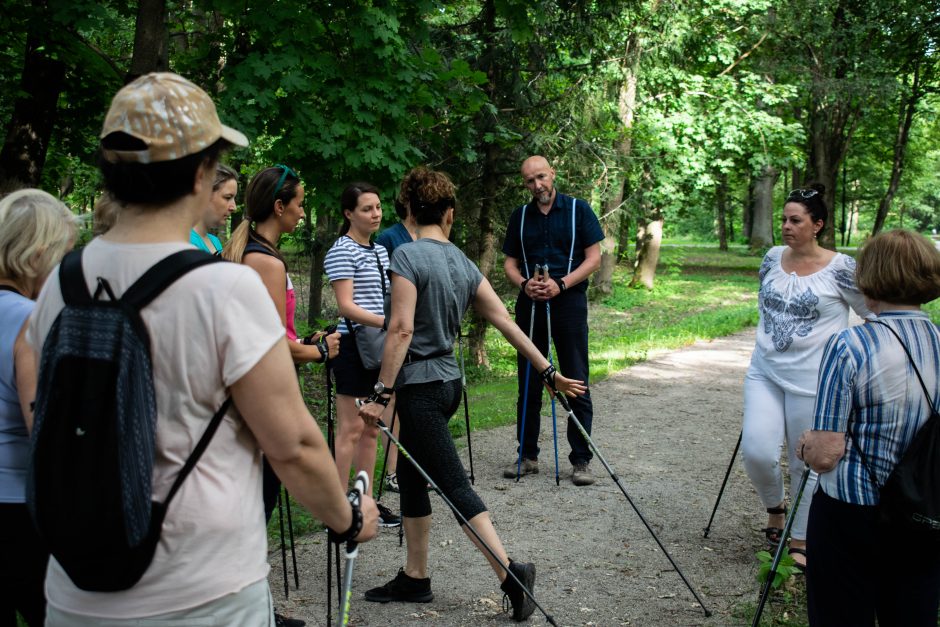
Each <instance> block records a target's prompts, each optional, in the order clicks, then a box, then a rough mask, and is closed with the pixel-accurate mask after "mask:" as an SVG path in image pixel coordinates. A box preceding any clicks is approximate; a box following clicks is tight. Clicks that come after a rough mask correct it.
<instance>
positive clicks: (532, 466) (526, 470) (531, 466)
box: [503, 457, 539, 479]
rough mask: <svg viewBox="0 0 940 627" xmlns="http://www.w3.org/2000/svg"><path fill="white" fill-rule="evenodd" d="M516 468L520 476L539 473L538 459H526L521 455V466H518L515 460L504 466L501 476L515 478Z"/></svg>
mask: <svg viewBox="0 0 940 627" xmlns="http://www.w3.org/2000/svg"><path fill="white" fill-rule="evenodd" d="M517 470H518V472H519V476H520V477H524V476H525V475H537V474H539V460H537V459H526V458H524V457H523V458H522V465H521V466H518V465H517V464H516V462H513V463H511V464H510V465H508V466H506V469H505V470H504V471H503V476H504V477H506V478H507V479H515V478H516V471H517Z"/></svg>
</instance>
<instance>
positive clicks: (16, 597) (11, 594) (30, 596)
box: [0, 503, 49, 627]
mask: <svg viewBox="0 0 940 627" xmlns="http://www.w3.org/2000/svg"><path fill="white" fill-rule="evenodd" d="M48 561H49V554H48V553H47V552H46V549H45V547H44V546H43V544H42V540H41V539H40V538H39V533H37V531H36V529H35V527H33V520H32V518H30V516H29V511H27V509H26V504H25V503H0V626H3V627H6V626H7V625H11V626H13V627H15V625H16V612H17V611H19V612H20V614H22V615H23V618H25V619H26V624H27V625H30V626H31V627H40V626H41V625H42V624H43V622H44V621H45V616H46V597H45V594H44V590H43V583H44V582H45V579H46V563H47V562H48Z"/></svg>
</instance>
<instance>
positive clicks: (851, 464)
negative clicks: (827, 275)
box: [813, 311, 940, 505]
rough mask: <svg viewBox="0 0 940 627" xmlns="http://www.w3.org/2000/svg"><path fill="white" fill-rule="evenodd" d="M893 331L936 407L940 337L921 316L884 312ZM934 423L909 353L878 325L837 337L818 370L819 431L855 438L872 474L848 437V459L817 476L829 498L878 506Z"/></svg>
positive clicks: (939, 394)
mask: <svg viewBox="0 0 940 627" xmlns="http://www.w3.org/2000/svg"><path fill="white" fill-rule="evenodd" d="M878 320H880V321H881V322H884V323H886V324H888V325H890V326H891V327H892V328H893V329H894V330H895V331H897V332H898V335H900V336H901V339H903V340H904V344H905V345H906V346H907V349H908V350H909V351H910V352H911V356H912V357H913V358H914V362H915V364H916V365H917V369H918V370H919V371H920V374H921V376H922V377H923V378H924V383H925V384H926V386H927V391H928V392H929V393H930V396H931V398H932V399H933V401H934V403H935V404H936V403H937V400H938V398H940V376H938V372H940V332H938V330H937V326H936V325H935V324H933V323H932V322H931V321H930V318H928V317H927V314H925V313H923V312H920V311H886V312H882V313H881V314H880V315H879V316H878ZM929 417H930V409H929V407H928V405H927V399H926V398H924V392H923V389H922V388H921V385H920V382H919V381H918V380H917V375H916V374H915V373H914V370H913V368H911V365H910V361H909V360H908V358H907V355H906V354H905V353H904V348H903V347H902V346H901V344H900V343H899V342H898V340H897V338H896V337H895V336H894V334H893V333H891V331H890V330H888V329H886V328H884V327H883V326H882V325H880V324H863V325H859V326H856V327H851V328H849V329H845V330H844V331H841V332H840V333H837V334H835V335H833V336H832V337H831V338H830V339H829V342H828V343H827V344H826V349H825V351H824V353H823V359H822V363H821V364H820V366H819V392H818V394H817V396H816V410H815V419H814V423H813V429H814V430H817V431H836V432H843V433H844V432H846V431H848V432H849V433H851V437H852V439H854V440H855V442H856V443H857V444H858V447H859V448H861V449H862V451H863V452H864V453H865V460H866V461H867V462H868V467H870V468H871V470H872V471H873V472H874V473H875V476H876V477H877V479H878V486H874V485H872V480H871V475H870V474H869V472H868V468H866V466H865V465H864V463H863V462H862V458H861V456H860V455H859V453H858V450H856V448H855V444H853V443H852V440H851V439H849V438H848V437H847V438H846V449H845V456H844V457H843V458H842V459H841V460H839V463H838V465H837V466H836V467H835V468H834V469H833V470H831V471H830V472H827V473H824V474H822V475H820V476H819V487H820V489H822V490H823V491H824V492H825V493H826V494H828V495H829V496H831V497H833V498H835V499H838V500H840V501H843V502H845V503H852V504H855V505H877V504H878V489H879V487H880V486H881V485H883V484H884V482H885V480H886V479H887V478H888V475H889V474H891V471H892V470H894V467H895V465H896V464H897V463H898V461H899V460H900V458H901V456H902V455H903V454H904V451H906V450H907V447H908V445H910V443H911V440H912V439H913V438H914V435H915V434H916V433H917V430H918V429H919V428H920V427H921V425H923V424H924V423H925V422H926V421H927V418H929Z"/></svg>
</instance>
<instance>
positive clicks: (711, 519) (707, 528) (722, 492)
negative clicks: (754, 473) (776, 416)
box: [702, 430, 744, 538]
mask: <svg viewBox="0 0 940 627" xmlns="http://www.w3.org/2000/svg"><path fill="white" fill-rule="evenodd" d="M743 435H744V431H743V430H742V431H741V432H740V433H739V434H738V443H737V444H735V445H734V452H733V453H731V461H730V462H728V470H726V471H725V478H724V480H723V481H722V482H721V488H719V489H718V498H717V499H715V507H714V508H712V515H711V517H709V519H708V524H707V525H706V526H705V534H704V535H703V536H702V537H703V538H707V537H708V532H709V531H711V529H712V521H713V520H715V512H717V511H718V504H719V503H721V495H722V494H724V493H725V486H726V485H727V484H728V476H729V475H730V474H731V468H732V467H733V466H734V458H735V457H737V456H738V449H739V448H740V447H741V437H742V436H743Z"/></svg>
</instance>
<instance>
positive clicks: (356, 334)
mask: <svg viewBox="0 0 940 627" xmlns="http://www.w3.org/2000/svg"><path fill="white" fill-rule="evenodd" d="M372 253H373V254H374V255H375V263H376V264H378V266H379V276H381V277H382V296H383V299H385V297H386V296H387V293H388V290H387V289H386V285H385V268H384V267H382V262H381V261H380V260H379V253H377V252H376V251H375V250H373V251H372ZM385 319H386V322H387V321H388V317H387V316H386V318H385ZM345 320H346V328H347V329H349V332H350V333H352V334H353V338H354V339H355V340H356V349H357V350H358V351H359V359H361V360H362V365H363V367H364V368H365V369H366V370H378V369H379V368H381V367H382V353H383V352H384V351H385V334H386V329H387V324H383V325H382V328H378V327H368V326H366V325H363V324H360V325H359V326H357V327H353V323H352V321H351V320H350V319H349V318H345Z"/></svg>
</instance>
